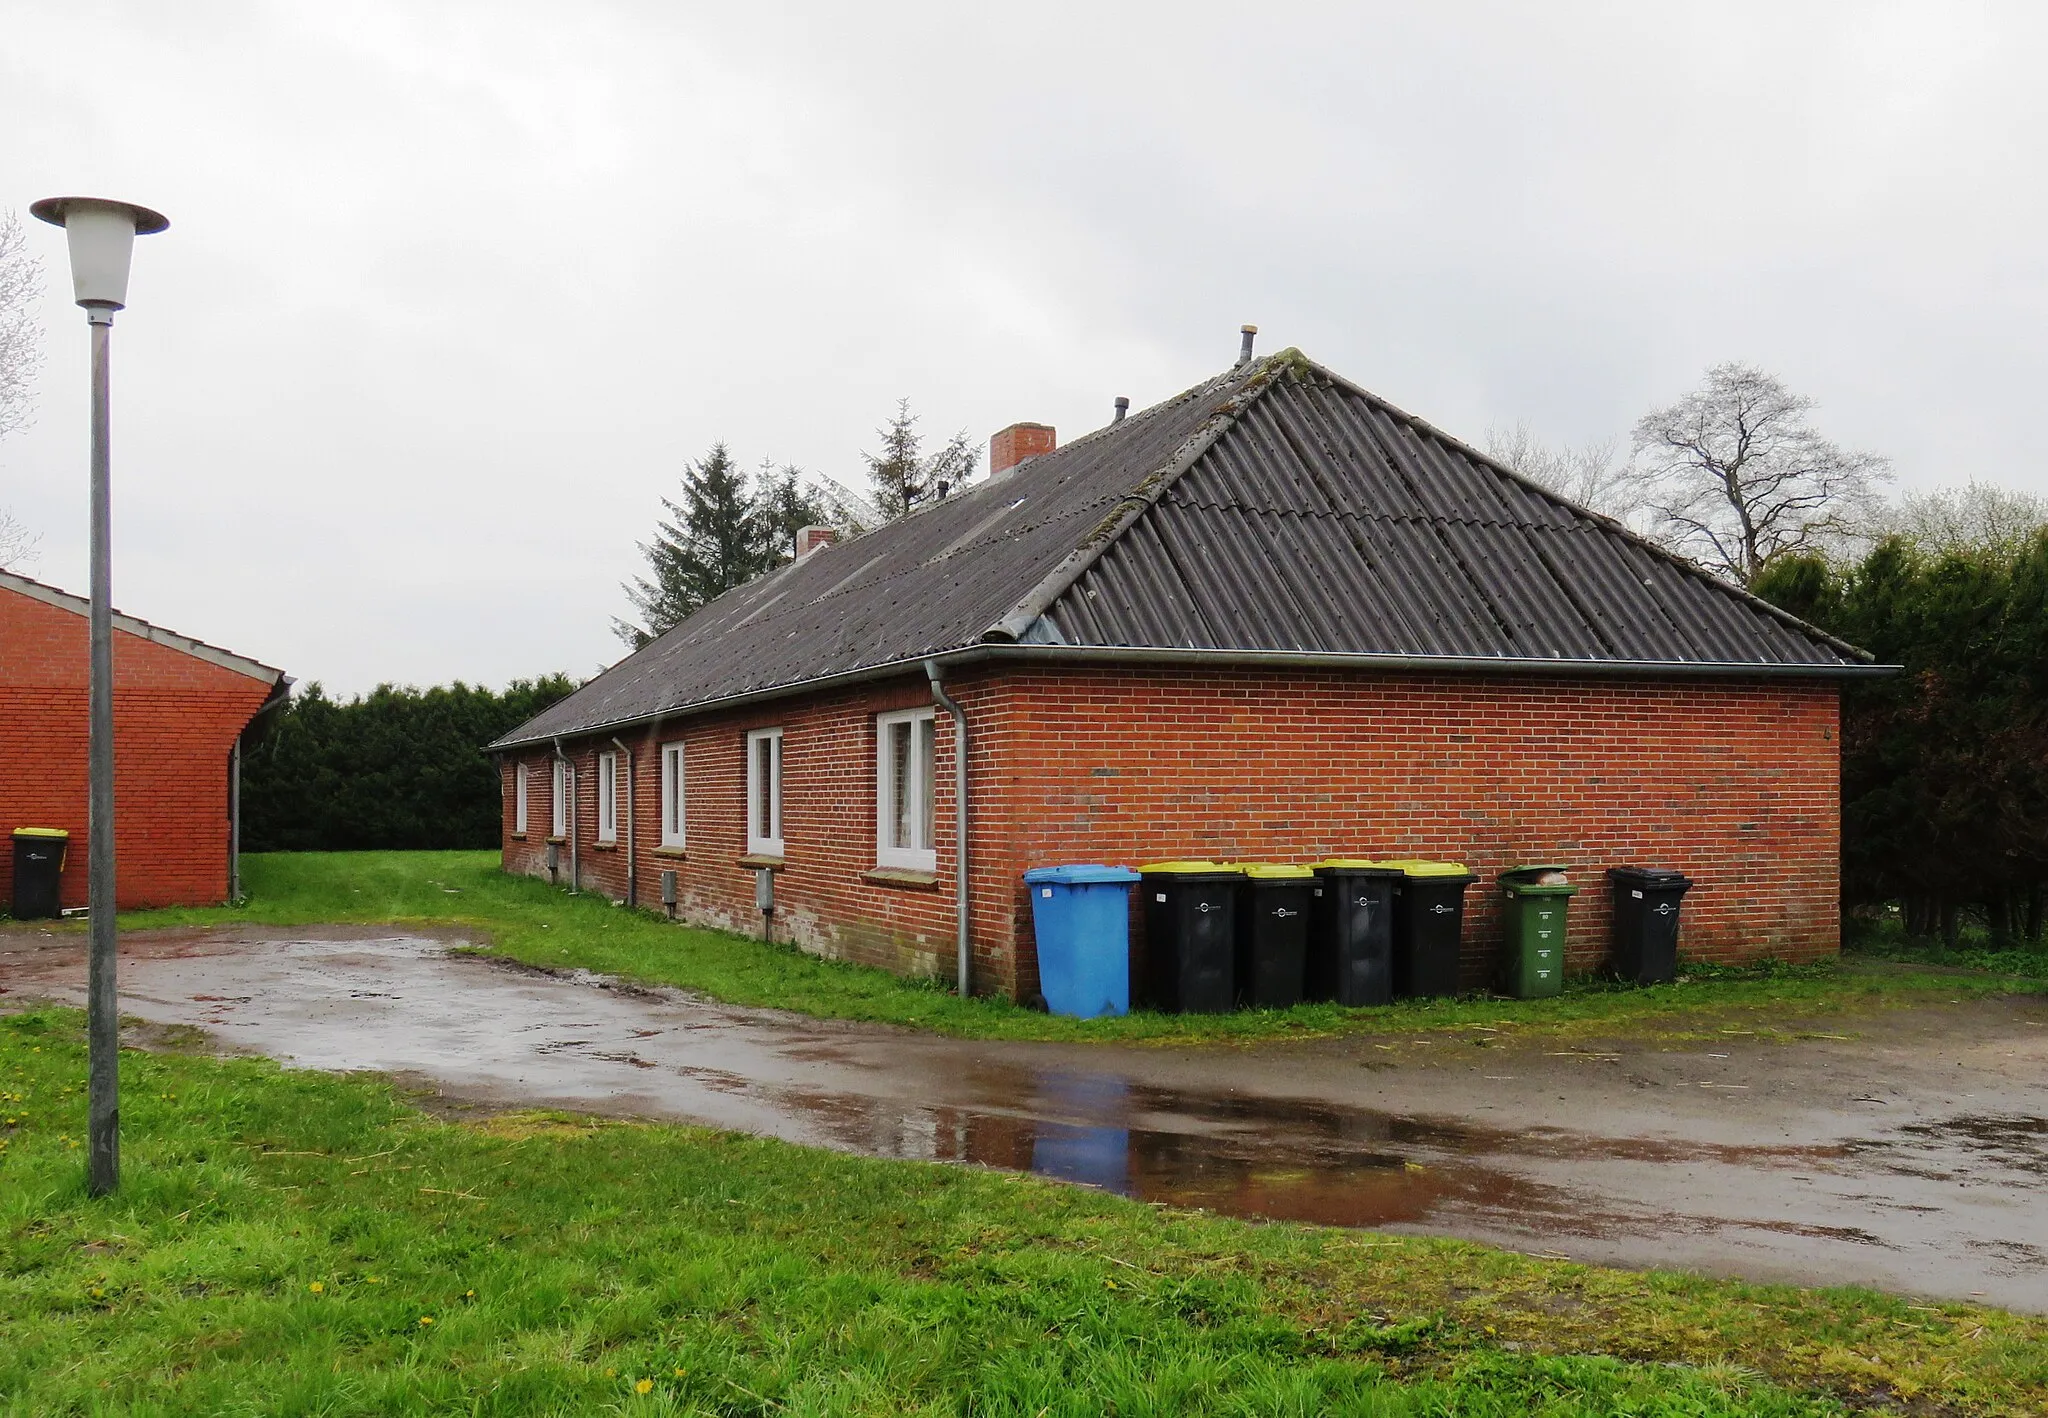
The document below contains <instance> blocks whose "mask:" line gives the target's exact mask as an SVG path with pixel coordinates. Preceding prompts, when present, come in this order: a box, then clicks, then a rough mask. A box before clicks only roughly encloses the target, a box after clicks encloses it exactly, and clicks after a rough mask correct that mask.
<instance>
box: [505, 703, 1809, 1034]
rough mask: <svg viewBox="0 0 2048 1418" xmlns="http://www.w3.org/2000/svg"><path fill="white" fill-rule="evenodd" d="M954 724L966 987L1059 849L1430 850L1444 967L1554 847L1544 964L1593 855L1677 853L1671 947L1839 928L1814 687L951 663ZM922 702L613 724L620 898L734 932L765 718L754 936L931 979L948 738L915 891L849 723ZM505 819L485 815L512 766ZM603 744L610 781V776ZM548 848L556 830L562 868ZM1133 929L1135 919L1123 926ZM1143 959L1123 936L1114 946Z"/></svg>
mask: <svg viewBox="0 0 2048 1418" xmlns="http://www.w3.org/2000/svg"><path fill="white" fill-rule="evenodd" d="M949 688H951V690H952V692H953V694H954V696H955V697H956V698H957V699H959V700H960V701H961V702H962V703H963V704H964V705H965V706H966V709H967V712H968V717H969V723H970V726H971V728H972V730H973V733H974V747H973V752H972V755H971V764H970V774H969V789H968V793H969V801H970V806H971V809H972V812H973V819H974V820H973V823H972V825H971V828H970V831H971V833H972V843H971V845H972V848H973V854H974V875H973V890H972V898H973V899H972V902H971V906H972V919H973V941H974V952H975V968H976V971H977V972H978V980H979V981H980V984H981V987H983V988H986V989H990V990H998V989H1000V990H1003V991H1006V992H1011V993H1016V994H1020V995H1029V994H1031V993H1033V992H1034V991H1035V990H1036V988H1037V969H1036V959H1035V954H1034V951H1033V946H1032V938H1031V922H1030V903H1029V900H1028V898H1027V897H1026V896H1025V893H1024V889H1023V885H1022V882H1021V880H1020V876H1021V874H1022V872H1023V871H1024V870H1025V869H1026V868H1027V867H1030V866H1036V865H1042V864H1046V863H1051V862H1061V861H1108V862H1125V863H1138V862H1145V861H1154V860H1159V859H1162V858H1167V857H1190V856H1192V857H1212V858H1216V859H1219V860H1228V859H1242V860H1283V861H1303V860H1313V859H1315V858H1318V857H1323V856H1330V855H1344V856H1380V857H1389V856H1422V857H1446V858H1452V859H1455V860H1459V861H1463V862H1465V863H1467V864H1468V865H1470V866H1471V867H1472V868H1473V869H1474V870H1475V871H1477V872H1478V873H1479V874H1480V876H1481V878H1482V880H1481V882H1480V883H1478V884H1475V885H1474V887H1473V888H1472V890H1471V893H1470V894H1469V896H1468V898H1467V916H1466V929H1465V979H1466V982H1467V984H1469V985H1474V986H1476V985H1480V984H1483V983H1485V982H1486V981H1487V980H1488V979H1489V972H1490V968H1491V962H1492V960H1493V958H1494V955H1495V951H1496V949H1497V945H1498V941H1499V938H1500V931H1501V916H1500V909H1499V902H1498V900H1497V897H1496V893H1495V890H1494V888H1493V886H1492V878H1493V875H1494V874H1495V873H1496V872H1498V871H1500V870H1502V869H1504V868H1506V867H1509V866H1513V865H1517V864H1521V863H1526V862H1535V861H1565V862H1570V863H1573V864H1574V865H1576V866H1577V867H1578V868H1579V870H1578V873H1577V878H1576V879H1577V880H1578V881H1579V882H1581V883H1582V885H1583V888H1584V889H1583V890H1582V891H1581V893H1580V895H1579V896H1578V898H1577V899H1576V900H1575V901H1574V903H1573V908H1572V921H1573V933H1572V934H1573V941H1574V945H1573V949H1572V952H1571V955H1572V964H1573V965H1574V967H1576V968H1586V967H1590V966H1592V965H1594V964H1596V963H1598V961H1599V960H1600V959H1601V958H1602V957H1603V956H1604V953H1605V942H1606V933H1607V917H1608V909H1607V901H1606V888H1605V884H1604V881H1603V880H1602V878H1601V875H1600V873H1601V871H1602V869H1604V868H1606V867H1608V866H1616V865H1624V864H1635V865H1645V866H1670V867H1677V868H1680V869H1682V870H1684V871H1685V872H1687V873H1688V874H1689V875H1690V876H1692V877H1693V878H1694V880H1695V881H1696V882H1697V885H1696V886H1695V887H1694V889H1693V891H1692V893H1691V895H1689V896H1688V897H1687V899H1686V903H1685V916H1684V937H1683V948H1684V949H1685V950H1686V951H1687V952H1688V953H1690V954H1692V955H1695V956H1698V957H1702V958H1706V959H1712V960H1718V961H1724V962H1733V961H1739V960H1746V959H1754V958H1758V957H1761V956H1778V957H1781V958H1785V959H1793V960H1806V959H1813V958H1816V957H1820V956H1824V955H1827V954H1830V953H1832V952H1833V951H1834V950H1835V949H1836V947H1837V944H1838V941H1839V933H1840V921H1839V906H1838V875H1839V861H1840V828H1839V824H1840V811H1839V809H1840V797H1839V781H1840V762H1839V725H1838V718H1837V705H1838V693H1837V690H1836V687H1835V686H1834V685H1833V684H1832V683H1826V682H1819V681H1756V682H1738V681H1727V680H1719V681H1714V680H1673V681H1641V680H1623V679H1576V680H1574V679H1562V678H1560V679H1536V678H1505V677H1502V678H1477V677H1471V676H1462V677H1460V676H1444V677H1419V676H1387V675H1365V674H1355V673H1293V672H1280V671H1242V672H1236V671H1234V672H1225V673H1204V672H1193V671H1190V672H1163V671H1162V672H1136V671H1132V670H1111V669H1093V668H1091V669H1075V668H1066V667H1061V668H1044V669H1030V670H1017V671H1010V672H1006V673H1002V674H999V675H998V674H987V673H984V674H979V675H962V676H961V677H960V678H959V679H958V680H956V681H950V682H949ZM929 703H930V692H929V690H928V688H927V687H926V686H925V685H924V684H923V683H922V682H921V681H908V680H906V681H904V682H902V683H897V684H890V685H886V686H879V687H869V688H867V689H864V690H854V691H846V692H842V693H837V694H828V695H817V696H811V697H806V698H796V699H791V700H787V701H783V702H781V703H779V704H764V705H757V706H752V707H749V708H746V709H742V710H734V711H729V712H723V713H717V714H710V715H705V716H701V717H695V718H690V719H682V720H677V721H675V722H674V723H672V724H671V725H669V726H667V727H666V728H665V729H654V730H635V731H633V733H632V734H631V735H630V736H626V735H622V738H624V740H625V742H626V743H628V744H629V745H630V746H631V747H632V748H633V750H634V755H635V794H636V801H637V813H638V824H639V867H640V882H639V899H640V903H641V904H642V905H643V906H656V907H658V904H659V900H660V894H659V893H660V882H659V873H660V872H661V871H662V870H663V869H664V868H673V869H674V870H675V871H676V872H677V878H678V896H679V912H678V914H679V915H680V916H681V917H682V918H683V919H686V920H690V921H694V922H699V923H702V924H709V925H719V926H724V927H728V928H731V929H738V930H745V931H755V930H758V928H759V925H760V918H759V916H758V915H757V914H756V912H755V911H754V905H753V873H752V868H751V866H749V865H747V864H746V863H744V862H743V861H742V857H743V854H744V852H745V822H744V818H745V802H746V781H745V765H744V757H745V748H744V745H745V736H746V733H747V731H748V730H750V729H755V728H771V727H780V728H781V729H782V730H783V731H784V738H783V754H784V766H783V774H784V806H783V816H784V833H783V836H784V841H785V844H786V848H787V857H786V859H785V861H784V864H783V867H782V869H781V871H780V872H779V874H778V879H777V896H778V902H779V905H780V908H781V909H780V913H779V915H778V917H777V930H778V934H779V935H780V936H781V937H782V938H784V939H792V938H793V939H795V940H796V941H798V942H799V943H800V944H802V945H803V946H804V947H805V948H806V949H809V950H813V951H817V952H819V953H821V954H825V955H829V956H833V957H836V958H843V959H850V960H856V961H860V962H862V963H866V964H872V965H881V966H885V967H887V968H889V969H893V970H898V971H902V972H905V973H912V974H932V975H937V976H940V977H942V978H950V977H951V975H952V969H953V965H952V962H953V877H952V870H953V868H952V862H953V834H952V821H953V818H952V801H951V800H952V782H953V766H952V733H951V726H950V722H949V721H948V719H947V718H946V716H945V715H944V714H943V713H941V714H940V715H939V721H938V724H939V732H938V762H937V764H936V765H935V770H934V778H935V781H936V783H937V785H938V806H937V813H936V819H937V835H938V843H937V846H938V867H939V870H938V872H937V874H936V876H935V879H934V880H933V881H931V882H930V883H928V884H922V885H904V884H900V883H896V882H888V881H880V880H876V879H874V878H873V876H872V875H871V873H872V870H873V867H874V858H875V779H874V774H875V728H874V721H873V716H874V715H875V714H878V713H883V712H886V711H888V710H891V709H899V708H905V707H910V706H913V705H919V706H921V705H925V704H929ZM678 739H680V740H681V741H683V742H684V743H685V744H686V745H687V748H686V755H687V763H688V769H687V773H688V785H687V801H688V819H689V820H688V834H689V842H688V847H687V851H686V853H684V854H666V853H663V852H661V851H660V850H659V849H658V848H657V847H656V845H655V844H656V843H657V842H658V841H659V804H660V781H661V780H660V773H661V768H660V756H659V746H660V745H661V744H663V743H668V742H674V741H677V740H678ZM601 747H610V744H609V743H608V742H607V743H603V744H602V745H600V743H599V742H598V741H594V740H580V741H577V742H574V743H565V744H564V748H565V750H566V751H568V752H569V753H570V755H571V756H572V758H573V759H574V761H575V762H576V763H577V764H578V768H579V773H578V789H579V798H580V802H579V803H578V811H577V814H576V827H577V836H578V839H579V843H580V850H579V855H580V857H581V863H582V876H583V884H584V887H585V889H587V890H595V891H602V892H605V893H606V894H608V895H610V896H612V897H614V898H622V897H623V896H624V895H625V891H626V872H625V863H624V860H623V858H624V840H625V835H626V833H625V807H624V796H623V794H622V795H621V799H620V814H619V818H620V823H619V838H620V842H619V845H618V846H616V847H604V846H600V845H599V844H597V843H596V841H595V826H596V782H595V758H596V754H597V753H598V752H599V751H601ZM520 761H524V762H525V763H526V764H527V765H528V771H529V773H530V777H529V786H528V791H529V798H528V814H529V816H528V826H529V831H528V833H527V835H526V836H525V838H524V839H518V838H515V837H514V836H513V834H512V803H513V798H512V773H513V771H515V770H514V768H513V764H515V763H517V762H520ZM623 764H624V755H621V774H622V776H623V772H624V766H623ZM551 771H552V770H551V769H550V767H549V763H548V759H547V757H546V756H545V755H544V754H528V755H526V756H525V757H524V759H523V760H522V759H520V758H517V757H511V758H508V761H507V763H506V765H505V770H504V779H503V781H504V788H505V865H506V867H507V869H508V870H512V871H518V872H526V873H529V874H535V875H541V874H544V872H545V866H544V861H545V858H544V853H545V841H546V832H547V828H548V825H549V802H548V793H549V788H550V781H551ZM567 873H568V851H567V847H566V845H565V846H564V847H563V849H562V866H561V879H562V880H564V881H565V882H566V879H567ZM1136 938H1137V937H1136V936H1135V934H1134V939H1136ZM1141 948H1142V942H1141Z"/></svg>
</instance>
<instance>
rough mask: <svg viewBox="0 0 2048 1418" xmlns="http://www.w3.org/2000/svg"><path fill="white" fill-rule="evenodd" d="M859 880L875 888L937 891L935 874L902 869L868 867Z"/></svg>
mask: <svg viewBox="0 0 2048 1418" xmlns="http://www.w3.org/2000/svg"><path fill="white" fill-rule="evenodd" d="M860 879H861V880H862V881H865V882H869V883H871V884H873V885H875V886H900V887H903V888H904V889H905V890H908V891H937V890H938V889H939V876H938V873H937V872H929V871H910V870H908V869H907V868H904V867H869V868H868V869H867V870H866V871H864V872H862V873H861V874H860Z"/></svg>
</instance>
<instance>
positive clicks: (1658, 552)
mask: <svg viewBox="0 0 2048 1418" xmlns="http://www.w3.org/2000/svg"><path fill="white" fill-rule="evenodd" d="M1292 353H1294V354H1295V355H1296V356H1297V357H1298V358H1299V359H1300V360H1301V362H1302V363H1303V364H1306V365H1307V366H1308V367H1309V368H1311V369H1313V370H1314V371H1316V373H1318V374H1320V375H1322V376H1323V377H1324V378H1326V379H1328V380H1329V381H1330V382H1331V383H1333V384H1335V385H1336V386H1337V387H1338V388H1340V389H1344V390H1346V391H1348V392H1350V393H1352V394H1356V395H1357V396H1358V397H1360V398H1361V399H1364V400H1365V401H1366V402H1368V403H1371V404H1375V405H1377V406H1378V407H1379V408H1381V409H1383V410H1385V411H1386V412H1387V413H1388V414H1391V415H1392V416H1393V417H1394V418H1396V419H1398V420H1400V421H1401V422H1402V423H1405V424H1407V425H1409V426H1410V427H1412V428H1415V429H1419V430H1420V431H1422V432H1423V433H1426V434H1428V435H1429V436H1430V437H1431V438H1435V439H1438V440H1440V441H1442V442H1444V443H1447V444H1449V445H1450V446H1451V447H1452V448H1454V449H1456V450H1457V451H1458V452H1459V453H1462V454H1464V455H1465V456H1466V457H1468V458H1470V459H1472V460H1473V461H1475V462H1477V463H1478V464H1479V465H1480V466H1481V467H1484V468H1487V469H1490V470H1491V471H1493V472H1495V473H1498V474H1500V475H1501V476H1502V477H1504V478H1507V479H1509V480H1510V481H1512V482H1516V483H1519V484H1521V485H1522V486H1523V487H1526V488H1528V489H1530V490H1531V491H1533V492H1536V493H1538V494H1540V495H1542V496H1544V497H1547V498H1549V499H1550V500H1551V501H1552V502H1556V503H1560V504H1562V505H1563V506H1565V507H1568V508H1570V509H1571V510H1572V511H1573V512H1574V513H1575V514H1577V515H1578V516H1580V517H1583V518H1585V519H1586V520H1587V521H1589V522H1592V523H1594V524H1595V525H1596V526H1598V527H1599V528H1600V529H1601V530H1603V531H1608V532H1612V533H1615V534H1616V535H1618V536H1620V537H1622V538H1623V539H1624V540H1626V541H1627V542H1629V543H1630V544H1631V545H1633V546H1636V547H1639V548H1641V549H1642V550H1644V551H1646V552H1648V553H1649V554H1650V555H1652V556H1654V557H1657V558H1658V559H1659V560H1662V561H1665V562H1668V563H1670V564H1671V565H1672V566H1674V567H1676V568H1677V569H1678V570H1679V571H1680V572H1681V573H1683V574H1684V575H1686V576H1689V577H1692V578H1693V579H1695V580H1697V581H1701V582H1704V583H1705V584H1707V585H1708V586H1711V587H1712V588H1713V589H1715V590H1717V591H1719V592H1721V593H1722V594H1723V595H1725V596H1728V597H1729V598H1730V599H1732V600H1735V601H1739V602H1741V603H1742V604H1744V605H1747V606H1748V607H1750V608H1751V609H1752V610H1759V611H1762V612H1763V613H1764V614H1766V615H1768V616H1770V617H1771V618H1772V619H1773V620H1776V621H1778V622H1779V623H1780V624H1782V625H1786V626H1789V627H1791V628H1792V629H1794V630H1796V631H1798V632H1800V633H1801V634H1802V635H1808V636H1811V637H1813V638H1814V639H1816V640H1818V641H1820V642H1821V643H1822V644H1824V645H1827V646H1828V647H1830V648H1831V649H1835V650H1839V651H1841V652H1842V653H1844V654H1846V655H1848V656H1850V657H1851V658H1852V659H1855V660H1859V661H1861V662H1863V663H1864V664H1873V663H1875V662H1876V659H1877V657H1876V656H1875V655H1873V654H1871V653H1870V651H1868V650H1865V649H1863V648H1861V647H1860V646H1856V645H1851V644H1850V643H1849V642H1848V641H1846V640H1843V639H1841V638H1840V637H1839V636H1836V635H1833V634H1830V633H1829V632H1828V631H1825V630H1822V629H1821V628H1820V627H1819V626H1817V625H1814V624H1812V623H1810V622H1808V621H1804V620H1801V619H1800V618H1799V617H1798V616H1796V615H1793V614H1792V613H1791V612H1790V611H1788V610H1784V609H1782V608H1780V607H1778V606H1775V605H1772V604H1771V603H1770V602H1769V601H1767V600H1765V599H1764V598H1763V597H1762V596H1759V595H1757V594H1756V593H1755V592H1754V591H1751V590H1749V589H1748V588H1746V587H1743V586H1737V585H1735V584H1734V583H1733V582H1730V581H1724V580H1722V579H1721V578H1720V577H1719V576H1716V575H1714V573H1713V572H1711V571H1708V570H1707V569H1706V568H1705V567H1703V566H1701V565H1700V564H1699V563H1698V562H1696V561H1693V560H1692V559H1691V558H1689V557H1684V556H1680V555H1679V554H1678V553H1677V552H1675V551H1672V550H1671V549H1670V548H1668V547H1662V546H1659V545H1658V544H1657V543H1656V542H1653V541H1651V540H1650V539H1649V538H1648V537H1646V536H1644V535H1643V534H1642V533H1640V532H1638V531H1636V530H1635V529H1634V528H1632V527H1630V526H1629V525H1628V524H1627V523H1626V522H1623V521H1622V520H1621V519H1619V518H1617V517H1610V516H1608V515H1607V514H1606V513H1605V512H1596V511H1594V510H1593V509H1592V508H1590V507H1585V506H1582V505H1580V504H1579V503H1576V502H1574V501H1572V500H1571V499H1570V498H1569V497H1566V496H1565V495H1564V494H1562V493H1560V492H1558V491H1557V490H1556V489H1555V488H1549V487H1545V486H1544V485H1543V484H1542V483H1540V482H1537V481H1536V479H1534V478H1532V477H1530V476H1529V475H1528V474H1527V473H1524V472H1521V471H1519V470H1517V469H1515V468H1511V467H1509V466H1508V465H1507V464H1505V463H1503V462H1501V461H1500V459H1498V458H1496V457H1494V456H1493V455H1492V454H1491V453H1486V452H1482V451H1481V450H1480V449H1478V448H1475V447H1473V446H1472V445H1471V444H1469V443H1467V442H1466V441H1465V440H1464V439H1462V438H1460V437H1458V436H1457V435H1456V434H1454V433H1446V432H1445V431H1444V430H1443V429H1440V428H1438V427H1437V426H1436V425H1435V424H1433V423H1431V422H1430V421H1429V420H1428V419H1426V418H1423V417H1421V416H1420V415H1419V414H1411V413H1409V412H1408V411H1407V410H1406V409H1404V408H1402V407H1401V406H1400V405H1399V404H1396V403H1395V402H1394V401H1393V400H1391V399H1389V398H1387V397H1385V396H1384V395H1381V394H1375V393H1374V392H1373V391H1372V390H1370V389H1368V388H1366V387H1365V386H1364V385H1363V384H1360V383H1358V382H1357V381H1355V380H1352V379H1347V378H1345V377H1344V376H1343V375H1342V374H1339V373H1338V372H1337V371H1336V370H1334V369H1330V368H1327V367H1325V366H1324V365H1321V364H1318V363H1316V361H1314V360H1312V359H1310V358H1308V356H1306V355H1303V354H1301V353H1300V351H1298V350H1297V351H1292Z"/></svg>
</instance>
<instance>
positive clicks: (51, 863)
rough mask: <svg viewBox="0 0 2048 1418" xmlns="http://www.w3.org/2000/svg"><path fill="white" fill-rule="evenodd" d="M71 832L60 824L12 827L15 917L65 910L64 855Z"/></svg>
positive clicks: (26, 918) (32, 917)
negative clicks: (57, 825)
mask: <svg viewBox="0 0 2048 1418" xmlns="http://www.w3.org/2000/svg"><path fill="white" fill-rule="evenodd" d="M70 848H71V834H70V833H69V832H66V831H65V830H64V829H63V828H61V827H17V828H15V829H14V893H13V901H12V903H11V907H12V914H13V916H14V919H15V920H17V921H35V920H42V919H46V918H48V917H51V916H60V915H62V914H63V913H64V899H63V898H64V859H65V857H66V856H67V855H69V853H70Z"/></svg>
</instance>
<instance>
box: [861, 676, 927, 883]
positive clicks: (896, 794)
mask: <svg viewBox="0 0 2048 1418" xmlns="http://www.w3.org/2000/svg"><path fill="white" fill-rule="evenodd" d="M937 732H938V730H937V728H936V727H935V725H934V722H933V719H932V711H931V710H929V709H906V710H904V711H903V712H901V713H899V714H878V715H876V716H875V865H877V866H884V867H903V868H905V869H907V870H910V871H937V870H938V867H939V855H938V852H937V850H936V849H935V848H934V847H933V845H932V758H933V756H934V755H933V749H934V745H935V743H936V735H937Z"/></svg>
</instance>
